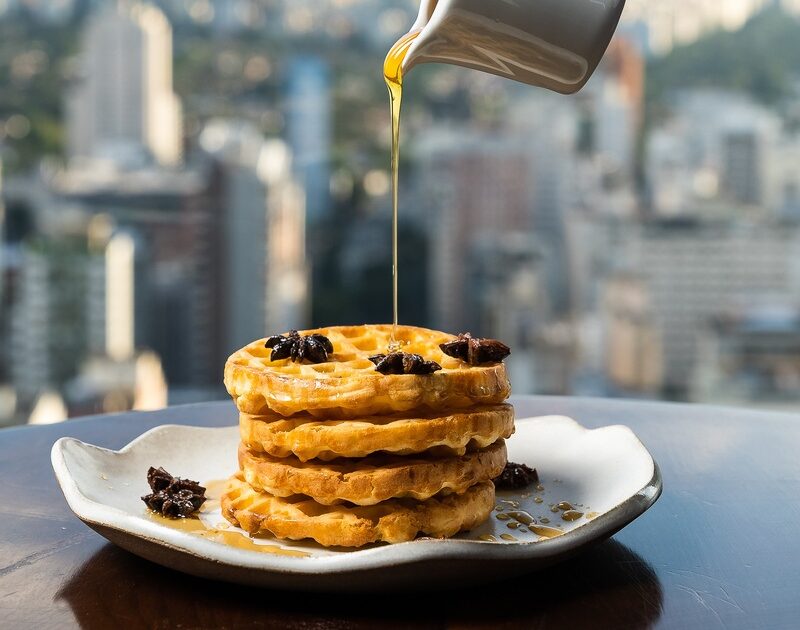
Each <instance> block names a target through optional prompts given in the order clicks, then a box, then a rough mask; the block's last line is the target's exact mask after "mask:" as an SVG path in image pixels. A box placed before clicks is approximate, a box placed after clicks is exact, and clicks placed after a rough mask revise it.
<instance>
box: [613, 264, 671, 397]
mask: <svg viewBox="0 0 800 630" xmlns="http://www.w3.org/2000/svg"><path fill="white" fill-rule="evenodd" d="M602 306H603V320H604V321H603V324H604V339H605V343H604V348H603V353H602V356H603V358H604V359H605V361H604V362H605V365H604V372H605V378H606V381H607V383H608V385H609V387H610V388H611V390H612V391H614V392H617V393H623V394H625V395H641V394H649V395H654V394H658V393H659V392H660V390H661V388H662V375H661V371H662V356H661V354H662V350H661V339H660V337H659V334H658V326H657V324H656V321H655V318H654V315H653V311H652V307H651V306H650V299H649V296H648V293H647V286H646V285H645V283H644V282H643V281H642V279H641V278H640V277H637V276H636V275H632V274H616V275H614V276H612V277H611V278H609V280H608V282H607V283H606V284H605V287H604V296H603V305H602Z"/></svg>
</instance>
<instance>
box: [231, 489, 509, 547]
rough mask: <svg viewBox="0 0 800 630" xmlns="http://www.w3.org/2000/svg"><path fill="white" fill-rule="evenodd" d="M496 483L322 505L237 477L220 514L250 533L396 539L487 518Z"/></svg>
mask: <svg viewBox="0 0 800 630" xmlns="http://www.w3.org/2000/svg"><path fill="white" fill-rule="evenodd" d="M494 498H495V494H494V484H493V483H492V482H491V481H485V482H481V483H478V484H476V485H474V486H472V487H471V488H469V489H468V490H467V491H466V492H463V493H461V494H448V495H446V496H443V497H433V498H431V499H428V500H427V501H413V500H410V499H390V500H388V501H384V502H383V503H379V504H378V505H373V506H353V507H346V506H342V505H335V506H324V505H320V504H319V503H316V502H315V501H312V500H311V499H308V498H306V497H298V496H295V497H288V498H280V497H274V496H272V495H269V494H267V493H263V492H261V493H260V492H256V491H255V490H254V489H253V488H252V487H251V486H250V485H249V484H247V483H246V482H245V481H244V480H243V479H242V477H241V475H236V476H234V477H233V478H232V479H231V484H230V486H229V489H228V491H227V492H226V493H225V494H223V495H222V499H221V504H222V514H223V516H224V517H225V518H226V519H227V520H228V521H229V522H230V523H232V524H233V525H235V526H238V527H241V528H242V529H244V530H245V531H247V532H248V533H249V534H251V535H254V534H267V533H271V534H273V535H275V536H277V537H278V538H285V539H290V540H302V539H304V538H311V539H313V540H316V541H317V542H318V543H319V544H321V545H324V546H326V547H331V546H340V547H362V546H363V545H367V544H369V543H373V542H380V541H383V542H389V543H398V542H405V541H409V540H413V539H414V538H416V536H417V535H418V534H427V535H429V536H434V537H437V538H446V537H449V536H453V535H455V534H457V533H458V532H460V531H465V530H469V529H472V528H473V527H475V526H476V525H478V524H480V523H482V522H483V521H485V520H486V519H487V518H488V517H489V514H490V512H491V511H492V509H493V507H494Z"/></svg>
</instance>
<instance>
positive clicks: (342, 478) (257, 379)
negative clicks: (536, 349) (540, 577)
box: [222, 325, 514, 547]
mask: <svg viewBox="0 0 800 630" xmlns="http://www.w3.org/2000/svg"><path fill="white" fill-rule="evenodd" d="M312 336H313V339H316V340H320V339H324V341H323V342H321V343H323V345H325V346H326V347H327V348H328V350H330V351H329V352H326V353H324V357H323V358H324V360H322V361H320V362H317V363H310V362H308V361H307V360H303V359H304V357H303V356H302V352H295V353H294V354H293V356H287V357H285V358H279V357H276V355H275V354H273V352H274V350H275V344H274V339H275V338H273V341H272V342H271V343H268V340H265V339H262V340H259V341H255V342H253V343H251V344H249V345H247V346H245V347H244V348H242V349H241V350H239V351H237V352H235V353H234V354H233V355H232V356H231V357H230V358H229V359H228V361H227V363H226V366H225V385H226V387H227V389H228V392H229V393H230V394H231V396H232V397H233V399H234V401H235V402H236V405H237V407H238V409H239V413H240V429H241V438H242V440H241V444H240V447H239V471H238V472H237V473H236V474H235V475H234V476H233V477H232V478H231V480H230V482H229V485H228V489H227V491H226V492H225V494H224V495H223V497H222V509H223V514H224V516H225V518H226V519H228V520H229V521H230V522H231V523H232V524H234V525H236V526H240V527H242V528H243V529H244V530H246V531H247V532H249V533H250V534H271V535H274V536H277V537H279V538H285V539H291V540H299V539H306V538H310V539H313V540H315V541H317V542H318V543H320V544H322V545H325V546H341V547H360V546H362V545H365V544H369V543H373V542H378V541H384V542H402V541H407V540H412V539H414V538H415V537H416V536H418V535H420V534H423V535H428V536H435V537H447V536H452V535H454V534H456V533H458V532H460V531H464V530H469V529H471V528H473V527H475V526H477V525H479V524H480V523H482V522H483V521H485V520H486V519H487V518H488V516H489V514H490V513H491V511H492V509H493V507H494V500H495V496H494V484H493V483H492V481H491V480H492V479H494V478H495V477H497V476H498V475H499V474H500V473H501V472H502V470H503V468H504V466H505V464H506V447H505V442H504V439H505V438H507V437H509V436H510V435H511V434H512V433H513V431H514V411H513V408H512V407H511V405H509V404H507V403H505V402H504V401H505V400H506V398H507V397H508V395H509V394H510V386H509V382H508V379H507V377H506V372H505V367H504V366H503V364H502V362H494V363H482V364H478V365H473V364H470V363H467V362H466V361H464V360H462V359H459V358H454V357H452V356H449V355H447V354H445V353H444V352H443V351H442V349H441V348H440V346H441V344H445V343H448V342H451V341H453V340H454V339H455V338H454V337H453V336H452V335H448V334H446V333H441V332H436V331H432V330H427V329H423V328H415V327H410V326H397V327H396V328H394V329H393V327H392V326H390V325H385V326H382V325H375V326H371V325H370V326H366V325H365V326H348V327H330V328H322V329H317V330H311V331H303V332H301V333H299V335H296V336H295V337H294V338H295V339H296V340H302V339H310V338H312ZM392 337H394V339H392ZM392 343H395V344H397V345H399V346H400V347H401V349H402V352H403V353H407V354H412V353H413V354H417V355H420V356H421V357H422V358H423V359H424V360H426V361H435V362H436V363H437V364H438V366H441V369H439V370H437V371H435V372H433V373H429V374H415V373H410V374H409V373H390V374H385V373H381V371H379V370H378V369H377V368H376V363H375V359H374V355H376V354H381V353H386V352H387V348H388V347H389V346H390V344H392ZM268 345H269V346H270V347H267V346H268ZM287 348H288V346H287ZM279 354H280V355H283V354H286V352H282V353H279ZM371 357H372V359H371ZM319 358H320V357H319V356H317V357H316V360H318V359H319ZM273 359H275V360H273Z"/></svg>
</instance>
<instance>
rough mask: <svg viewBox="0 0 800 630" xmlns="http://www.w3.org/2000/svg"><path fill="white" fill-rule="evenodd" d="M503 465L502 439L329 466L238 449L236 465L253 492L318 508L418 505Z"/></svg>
mask: <svg viewBox="0 0 800 630" xmlns="http://www.w3.org/2000/svg"><path fill="white" fill-rule="evenodd" d="M506 461H507V456H506V445H505V442H504V441H503V440H498V441H497V442H496V443H495V444H492V445H491V446H490V447H489V448H486V449H482V450H479V451H472V452H470V453H467V454H466V455H463V456H461V457H444V458H442V457H431V456H429V455H425V454H423V455H417V456H412V457H398V456H397V455H382V454H377V455H370V456H369V457H366V458H363V459H339V460H336V461H333V462H301V461H300V460H299V459H297V458H296V457H286V458H276V457H271V456H270V455H255V454H253V453H251V452H250V451H249V450H247V448H246V447H244V446H240V447H239V467H240V469H241V471H242V475H243V476H244V479H245V481H247V483H249V484H250V485H251V486H252V487H253V488H254V489H256V490H258V491H261V492H268V493H270V494H272V495H273V496H277V497H288V496H291V495H293V494H304V495H306V496H308V497H311V498H312V499H314V500H315V501H316V502H317V503H321V504H323V505H335V504H337V503H342V502H343V501H348V502H350V503H354V504H356V505H375V504H376V503H380V502H381V501H386V500H387V499H395V498H406V499H417V500H419V501H424V500H425V499H429V498H431V497H432V496H434V495H436V494H438V493H440V492H441V493H443V494H450V493H452V492H455V493H459V492H464V491H465V490H466V489H467V488H469V487H471V486H474V485H475V484H476V483H478V482H480V481H488V480H490V479H494V478H495V477H497V476H498V475H500V473H502V472H503V468H504V467H505V465H506Z"/></svg>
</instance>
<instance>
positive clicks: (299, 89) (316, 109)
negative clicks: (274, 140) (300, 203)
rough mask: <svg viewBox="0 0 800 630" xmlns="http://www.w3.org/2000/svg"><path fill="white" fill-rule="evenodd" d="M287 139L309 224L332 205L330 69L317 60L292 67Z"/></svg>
mask: <svg viewBox="0 0 800 630" xmlns="http://www.w3.org/2000/svg"><path fill="white" fill-rule="evenodd" d="M288 77H289V83H288V85H287V100H288V103H287V107H286V112H287V137H288V140H289V146H290V148H291V150H292V155H293V156H294V159H293V169H294V173H295V175H296V176H297V178H298V180H299V181H300V184H301V186H302V187H303V189H304V190H305V196H306V215H307V217H308V222H309V224H314V223H316V222H318V221H319V220H320V219H321V218H322V217H324V216H325V214H326V213H327V212H328V207H329V204H330V153H331V109H330V103H331V95H330V70H329V68H328V66H327V64H326V63H325V62H324V61H323V60H322V59H319V58H317V57H296V58H295V59H294V60H292V62H291V63H290V64H289V72H288Z"/></svg>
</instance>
